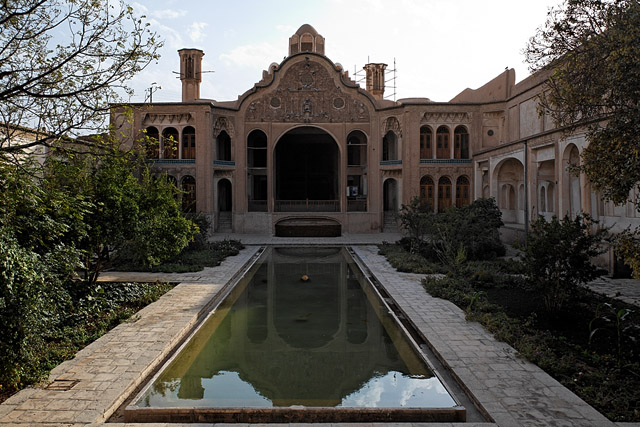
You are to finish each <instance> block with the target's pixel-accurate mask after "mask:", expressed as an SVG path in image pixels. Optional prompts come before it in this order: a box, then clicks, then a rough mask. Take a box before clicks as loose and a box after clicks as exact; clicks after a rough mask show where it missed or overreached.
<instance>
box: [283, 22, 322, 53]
mask: <svg viewBox="0 0 640 427" xmlns="http://www.w3.org/2000/svg"><path fill="white" fill-rule="evenodd" d="M300 52H315V53H319V54H320V55H324V37H322V36H321V35H320V34H318V32H317V31H316V29H315V28H313V27H312V26H311V25H309V24H304V25H303V26H301V27H300V28H298V31H296V33H295V34H294V35H292V36H291V37H290V38H289V56H291V55H294V54H296V53H300Z"/></svg>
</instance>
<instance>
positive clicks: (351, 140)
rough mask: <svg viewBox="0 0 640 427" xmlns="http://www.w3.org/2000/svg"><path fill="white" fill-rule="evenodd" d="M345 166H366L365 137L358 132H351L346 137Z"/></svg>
mask: <svg viewBox="0 0 640 427" xmlns="http://www.w3.org/2000/svg"><path fill="white" fill-rule="evenodd" d="M347 165H348V166H366V165H367V137H366V136H365V135H364V133H362V132H360V131H359V130H356V131H353V132H351V133H350V134H349V136H348V137H347Z"/></svg>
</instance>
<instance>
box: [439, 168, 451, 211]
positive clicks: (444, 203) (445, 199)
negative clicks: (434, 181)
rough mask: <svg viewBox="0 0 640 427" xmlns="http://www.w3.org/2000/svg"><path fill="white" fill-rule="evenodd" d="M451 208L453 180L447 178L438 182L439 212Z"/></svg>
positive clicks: (444, 177) (442, 178)
mask: <svg viewBox="0 0 640 427" xmlns="http://www.w3.org/2000/svg"><path fill="white" fill-rule="evenodd" d="M449 207H451V180H450V179H449V178H447V177H446V176H443V177H441V178H440V179H439V180H438V212H444V211H445V210H446V209H448V208H449Z"/></svg>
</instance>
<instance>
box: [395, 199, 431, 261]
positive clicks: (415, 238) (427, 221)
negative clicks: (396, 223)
mask: <svg viewBox="0 0 640 427" xmlns="http://www.w3.org/2000/svg"><path fill="white" fill-rule="evenodd" d="M434 216H435V214H434V213H433V208H432V207H431V204H429V203H424V202H422V201H421V200H420V198H419V197H413V198H411V201H410V202H409V204H408V205H405V204H403V205H402V208H401V209H400V213H399V214H398V218H400V223H401V224H402V227H403V228H404V229H405V230H406V231H407V233H408V234H409V240H410V248H409V250H410V252H411V253H413V252H415V251H419V250H420V246H421V245H422V244H423V242H424V239H425V237H426V236H427V235H428V234H430V232H431V231H432V230H431V226H432V224H433V223H434V222H435V218H434Z"/></svg>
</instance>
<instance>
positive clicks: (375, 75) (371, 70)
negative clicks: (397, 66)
mask: <svg viewBox="0 0 640 427" xmlns="http://www.w3.org/2000/svg"><path fill="white" fill-rule="evenodd" d="M386 68H387V64H371V63H370V64H366V65H365V66H364V70H365V71H366V73H367V83H366V89H367V92H369V93H370V94H371V95H373V97H374V98H375V99H378V100H382V99H384V70H385V69H386Z"/></svg>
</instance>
